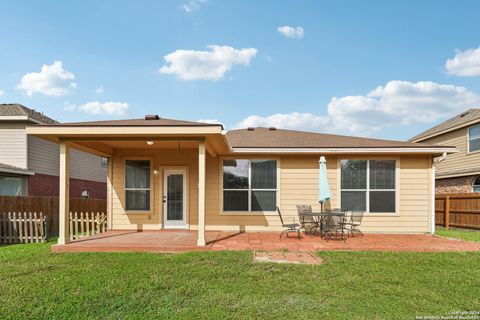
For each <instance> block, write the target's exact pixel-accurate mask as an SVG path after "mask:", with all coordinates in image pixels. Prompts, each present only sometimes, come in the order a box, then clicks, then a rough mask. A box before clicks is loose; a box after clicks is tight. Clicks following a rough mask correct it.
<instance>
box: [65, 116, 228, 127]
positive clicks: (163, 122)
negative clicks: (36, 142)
mask: <svg viewBox="0 0 480 320" xmlns="http://www.w3.org/2000/svg"><path fill="white" fill-rule="evenodd" d="M57 125H58V126H64V127H83V126H92V127H95V126H98V127H129V126H133V127H144V126H159V127H210V126H222V125H221V124H217V123H205V122H194V121H183V120H173V119H165V118H159V119H158V120H145V119H127V120H107V121H87V122H69V123H60V124H57ZM222 128H223V126H222Z"/></svg>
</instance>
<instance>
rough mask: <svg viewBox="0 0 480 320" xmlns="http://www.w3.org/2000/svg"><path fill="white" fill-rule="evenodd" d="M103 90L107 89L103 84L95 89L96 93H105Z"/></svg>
mask: <svg viewBox="0 0 480 320" xmlns="http://www.w3.org/2000/svg"><path fill="white" fill-rule="evenodd" d="M103 91H105V90H104V89H103V86H100V87H98V88H96V89H95V93H96V94H103Z"/></svg>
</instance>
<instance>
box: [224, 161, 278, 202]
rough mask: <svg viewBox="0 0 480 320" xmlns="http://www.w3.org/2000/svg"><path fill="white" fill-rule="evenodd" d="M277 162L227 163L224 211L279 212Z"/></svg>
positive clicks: (225, 164) (225, 162) (225, 167)
mask: <svg viewBox="0 0 480 320" xmlns="http://www.w3.org/2000/svg"><path fill="white" fill-rule="evenodd" d="M276 206H277V161H276V160H247V159H236V160H223V211H246V212H249V211H275V209H276Z"/></svg>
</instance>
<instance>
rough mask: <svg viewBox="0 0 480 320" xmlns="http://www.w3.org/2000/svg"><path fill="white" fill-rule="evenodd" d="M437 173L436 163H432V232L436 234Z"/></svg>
mask: <svg viewBox="0 0 480 320" xmlns="http://www.w3.org/2000/svg"><path fill="white" fill-rule="evenodd" d="M435 173H436V168H435V163H433V164H432V177H431V179H432V181H431V186H430V188H431V189H432V191H431V192H432V193H431V202H432V206H431V210H432V212H431V214H430V233H431V234H435Z"/></svg>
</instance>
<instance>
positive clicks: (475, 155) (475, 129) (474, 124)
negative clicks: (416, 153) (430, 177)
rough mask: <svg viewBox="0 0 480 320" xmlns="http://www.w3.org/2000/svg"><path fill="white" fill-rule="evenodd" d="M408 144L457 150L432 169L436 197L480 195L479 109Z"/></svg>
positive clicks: (451, 120)
mask: <svg viewBox="0 0 480 320" xmlns="http://www.w3.org/2000/svg"><path fill="white" fill-rule="evenodd" d="M409 141H411V142H422V143H429V144H439V145H445V146H454V147H456V148H457V150H458V152H457V153H454V154H451V155H449V156H448V157H447V158H446V159H445V160H443V161H441V162H440V163H439V164H438V165H437V166H436V191H437V193H468V192H480V109H469V110H467V111H465V112H463V113H461V114H459V115H457V116H455V117H453V118H451V119H448V120H447V121H445V122H442V123H440V124H439V125H437V126H435V127H433V128H431V129H428V130H427V131H424V132H422V133H420V134H419V135H417V136H415V137H413V138H411V139H410V140H409Z"/></svg>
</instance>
